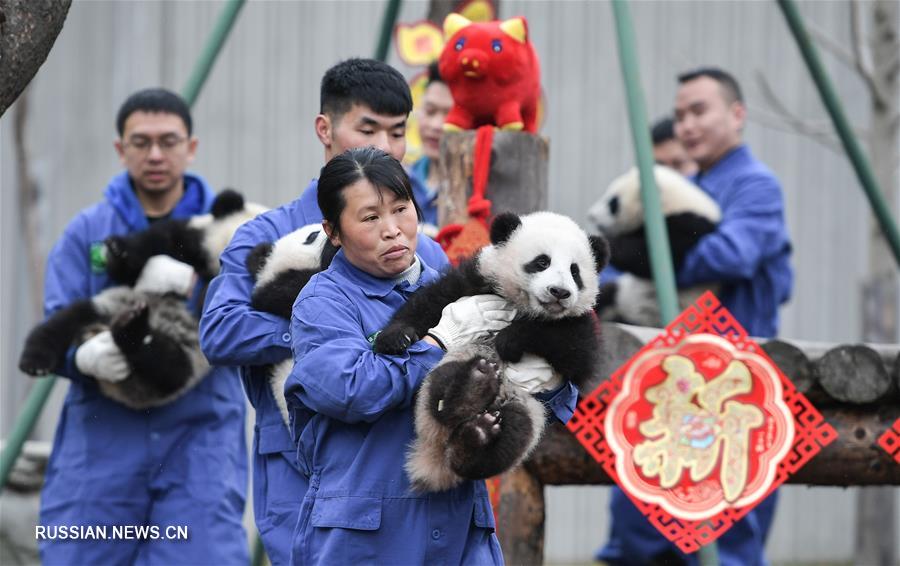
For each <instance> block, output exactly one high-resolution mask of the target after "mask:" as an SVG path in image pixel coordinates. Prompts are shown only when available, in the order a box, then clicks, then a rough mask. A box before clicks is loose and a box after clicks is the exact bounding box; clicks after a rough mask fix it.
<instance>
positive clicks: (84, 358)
mask: <svg viewBox="0 0 900 566" xmlns="http://www.w3.org/2000/svg"><path fill="white" fill-rule="evenodd" d="M75 366H76V367H77V368H78V371H80V372H81V373H83V374H84V375H89V376H91V377H95V378H97V379H102V380H104V381H112V382H116V381H122V380H123V379H125V378H127V377H128V376H129V375H131V368H130V367H129V366H128V360H126V359H125V355H124V354H122V351H121V350H119V347H118V346H116V343H115V342H114V341H113V337H112V334H111V333H110V331H109V330H104V331H103V332H101V333H100V334H97V335H96V336H93V337H91V338H90V339H88V340H87V341H86V342H85V343H84V344H82V345H81V346H79V347H78V349H77V350H76V351H75Z"/></svg>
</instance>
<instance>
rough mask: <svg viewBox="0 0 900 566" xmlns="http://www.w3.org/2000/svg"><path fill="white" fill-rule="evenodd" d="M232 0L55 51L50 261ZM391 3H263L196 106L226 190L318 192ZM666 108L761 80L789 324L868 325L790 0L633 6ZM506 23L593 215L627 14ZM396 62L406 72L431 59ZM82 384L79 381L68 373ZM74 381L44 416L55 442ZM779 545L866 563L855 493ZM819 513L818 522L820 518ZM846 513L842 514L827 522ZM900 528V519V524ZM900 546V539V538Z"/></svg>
mask: <svg viewBox="0 0 900 566" xmlns="http://www.w3.org/2000/svg"><path fill="white" fill-rule="evenodd" d="M221 6H222V5H221V4H220V3H213V2H179V3H176V2H125V1H123V2H104V1H94V2H87V1H77V2H75V3H74V4H73V6H72V8H71V11H70V13H69V16H68V20H67V22H66V25H65V27H64V29H63V32H62V34H61V35H60V37H59V39H58V41H57V43H56V45H55V47H54V48H53V51H52V52H51V54H50V56H49V58H48V60H47V62H46V63H45V64H44V66H43V67H42V68H41V70H40V71H39V72H38V74H37V76H36V77H35V79H34V80H33V82H32V84H31V86H30V87H29V89H28V91H27V96H28V102H29V104H28V114H27V117H26V119H27V123H26V127H25V148H26V150H27V153H28V167H29V173H30V175H32V176H33V177H34V178H35V179H36V181H37V183H38V186H39V188H40V191H41V195H40V197H41V198H40V202H39V207H40V208H39V217H40V238H41V247H42V250H43V252H44V253H45V254H46V252H47V251H49V249H50V247H51V246H52V244H53V242H54V241H55V240H56V239H57V238H58V237H59V235H60V234H61V233H62V230H63V228H64V226H65V224H66V222H67V221H68V220H69V219H70V218H71V217H72V216H73V215H74V214H75V212H76V211H78V210H79V209H80V208H82V207H84V206H86V205H88V204H90V203H92V202H94V201H96V200H97V199H98V198H99V197H100V195H101V191H102V190H103V188H104V187H105V185H106V182H107V181H108V179H109V178H110V177H111V176H112V175H113V174H115V173H116V172H117V171H118V169H119V164H118V162H117V159H116V156H115V154H114V152H113V147H112V141H113V139H114V136H115V132H114V125H113V121H114V116H115V111H116V109H117V108H118V105H119V104H120V103H121V102H122V101H123V100H124V98H125V97H126V96H127V95H128V94H130V93H131V92H132V91H134V90H136V89H138V88H142V87H146V86H154V85H162V86H166V87H169V88H172V89H174V90H180V89H181V88H183V86H184V84H185V82H186V80H187V78H188V75H189V73H190V71H191V69H192V67H193V65H194V62H195V60H196V58H197V56H198V54H199V52H200V49H201V47H202V45H203V44H204V41H205V39H206V37H207V35H208V34H209V32H210V30H211V29H212V26H213V23H214V22H215V20H216V17H217V15H218V13H219V11H220V9H221ZM384 6H385V3H384V2H374V1H366V2H350V1H333V2H324V1H319V2H311V1H307V2H300V1H295V2H250V3H248V4H247V5H246V6H245V7H244V9H243V10H242V13H241V14H240V17H239V19H238V21H237V24H236V26H235V29H234V30H233V32H232V35H231V37H230V38H229V39H228V42H227V43H226V45H225V48H224V50H223V52H222V53H221V56H220V58H219V61H218V62H217V64H216V66H215V67H214V69H213V71H212V74H211V76H210V79H209V81H208V82H207V84H206V86H205V87H204V90H203V92H202V93H201V95H200V98H199V100H198V102H197V104H196V105H195V114H194V121H195V129H196V132H197V135H198V136H199V138H200V147H199V151H198V156H197V160H196V162H195V169H196V170H197V171H199V172H201V173H202V174H203V175H205V176H206V177H207V178H208V179H209V180H210V181H211V182H212V183H213V185H214V186H216V187H221V186H233V187H236V188H238V189H240V190H241V191H243V192H244V193H245V194H246V195H248V196H249V197H250V198H251V199H252V200H255V201H258V202H262V203H265V204H268V205H276V204H279V203H282V202H285V201H287V200H289V199H292V198H294V197H296V196H298V195H299V193H300V191H301V190H302V189H303V188H304V187H305V186H306V184H307V183H308V181H309V180H310V179H311V178H312V177H315V176H316V175H317V174H318V170H319V168H320V167H321V165H322V158H323V152H322V148H321V146H320V145H319V144H318V142H317V140H316V138H315V136H314V134H313V118H314V116H315V115H316V113H317V111H318V96H319V94H318V85H319V79H320V78H321V75H322V73H323V72H324V70H325V69H326V68H328V67H329V66H331V65H332V64H334V63H335V62H337V61H338V60H340V59H342V58H346V57H350V56H370V55H371V54H372V53H373V52H374V48H375V44H376V40H377V34H378V29H379V23H380V20H381V16H382V11H383V9H384ZM631 8H632V15H633V18H634V22H635V26H636V34H637V42H638V45H637V47H638V52H639V60H640V64H641V78H642V81H643V87H644V92H645V96H646V106H647V108H648V111H649V113H650V119H651V120H652V119H654V118H656V117H659V116H661V115H663V114H664V113H667V112H668V111H669V110H670V109H671V106H672V100H673V97H674V93H675V80H674V77H675V75H676V74H677V73H678V72H679V71H682V70H685V69H688V68H691V67H695V66H700V65H707V64H711V65H719V66H722V67H724V68H726V69H729V70H731V71H732V72H733V73H734V74H735V75H736V76H737V77H738V79H739V80H740V81H741V82H742V85H743V87H744V91H745V95H746V98H747V102H748V106H749V108H750V116H751V119H750V121H749V123H748V126H747V129H746V139H747V141H748V143H749V144H750V146H751V148H752V149H753V151H754V152H755V154H756V155H757V156H758V157H759V158H760V159H762V160H763V161H764V162H766V163H767V164H768V165H769V166H770V167H771V168H772V169H773V170H774V171H775V173H776V174H777V175H778V177H779V178H780V179H781V181H782V182H783V185H784V192H785V196H786V205H787V216H788V225H789V227H790V231H791V236H792V238H793V243H794V249H795V255H794V265H795V268H796V273H797V277H796V287H795V292H794V296H793V298H792V299H791V302H790V304H789V305H787V306H786V308H784V309H783V311H782V315H783V324H782V334H783V335H784V336H788V337H794V338H802V339H806V340H825V341H852V340H857V339H858V338H859V333H860V330H859V329H860V314H859V313H860V308H859V298H858V296H859V288H860V284H861V282H862V281H863V279H864V277H865V270H866V265H865V259H866V257H867V254H866V249H867V248H866V246H867V245H868V243H867V234H868V230H869V229H870V221H869V213H868V208H867V205H866V202H865V200H864V198H863V194H862V191H861V190H860V188H859V186H858V183H857V182H856V179H855V177H854V175H853V173H852V170H851V168H850V166H849V164H848V162H847V159H846V158H845V157H844V156H843V155H842V154H839V153H835V152H833V151H831V150H829V149H827V148H824V147H823V146H821V145H819V144H817V143H816V142H814V141H811V140H810V139H808V138H805V137H802V136H798V135H795V134H792V133H786V132H785V131H782V129H774V128H772V127H769V126H767V125H765V124H767V123H768V122H763V121H761V120H760V118H761V117H763V116H765V115H767V114H770V112H769V111H767V110H766V108H765V101H764V99H763V96H762V94H761V89H760V87H759V84H758V82H757V80H756V78H755V77H756V75H757V74H758V73H760V74H763V75H765V76H766V77H767V79H768V81H769V83H770V84H772V85H773V87H774V89H775V90H776V91H777V93H778V95H779V96H780V97H781V99H782V101H783V102H784V104H785V105H786V106H787V107H788V108H790V109H792V110H793V111H794V112H796V113H797V114H798V115H799V116H801V117H803V118H806V119H809V120H812V121H817V122H822V123H825V122H824V121H825V120H827V116H826V114H825V112H824V110H823V108H822V106H821V104H820V102H819V98H818V95H817V93H816V91H815V89H814V87H813V84H812V82H811V80H810V78H809V75H808V73H807V72H806V69H805V67H804V66H803V64H802V61H801V59H800V56H799V53H798V51H797V48H796V46H795V45H794V44H793V42H792V39H791V37H790V36H789V34H788V31H787V28H786V26H785V24H784V22H783V20H782V19H781V16H780V12H779V11H778V9H777V7H776V6H775V4H774V3H771V2H750V1H743V2H725V1H722V2H700V1H697V2H693V1H681V0H674V1H668V2H663V1H658V2H649V1H647V2H633V3H631ZM426 10H427V3H426V2H413V1H408V2H404V3H403V8H402V10H401V14H400V21H405V22H413V21H416V20H419V19H422V18H424V17H425V14H426ZM800 10H801V12H802V14H803V16H804V17H805V18H806V19H807V20H808V21H809V22H811V23H813V24H815V26H816V27H817V28H821V29H822V30H824V31H825V32H826V33H828V34H829V35H830V36H832V37H833V38H834V39H835V40H837V41H840V42H845V43H846V42H847V41H848V38H849V31H848V27H847V24H846V22H847V20H848V8H847V5H846V3H837V2H802V3H800ZM500 15H501V16H502V17H509V16H513V15H525V16H526V17H527V18H528V22H529V31H530V34H531V38H532V41H533V42H534V44H535V46H536V48H537V51H538V54H539V56H540V57H541V66H542V81H543V86H544V90H545V93H546V101H547V109H546V114H547V119H546V123H545V125H544V128H543V132H542V133H543V134H544V135H546V136H548V137H549V138H550V143H551V161H550V208H551V209H553V210H555V211H558V212H561V213H564V214H568V215H571V216H572V217H573V218H575V219H576V220H577V221H578V222H580V223H582V224H583V225H585V226H586V224H585V220H586V216H585V212H586V210H587V209H588V208H589V206H590V204H591V203H593V202H594V200H595V199H596V198H598V196H599V194H600V192H601V191H602V189H603V188H604V187H605V186H606V184H607V182H608V181H609V180H610V179H612V178H613V177H615V176H616V175H618V174H619V173H621V172H623V171H624V170H625V169H627V168H628V167H629V166H630V165H631V164H632V162H633V159H634V158H633V150H632V142H631V137H630V130H629V125H628V122H627V117H626V107H625V100H624V92H623V87H622V80H621V75H620V70H619V63H618V58H617V53H616V44H615V30H614V27H613V21H612V10H611V7H610V5H609V3H608V2H585V1H579V2H574V1H573V2H549V1H540V2H525V1H511V0H503V2H502V13H501V14H500ZM390 57H391V58H390V60H389V62H391V63H394V64H397V66H398V68H400V69H401V70H402V71H403V72H404V73H405V74H406V75H407V76H412V75H413V74H414V73H415V72H416V71H417V70H416V69H410V68H407V67H404V66H403V65H401V64H400V63H399V61H398V59H397V57H396V54H395V53H394V52H393V51H392V52H391V55H390ZM825 64H826V67H827V69H828V71H829V72H830V73H831V76H832V79H833V81H834V82H835V84H836V85H837V88H838V91H839V93H840V95H841V98H842V100H843V101H844V104H845V105H846V111H847V112H848V114H849V116H850V118H851V120H853V121H854V122H856V123H858V124H861V125H865V124H866V122H867V121H868V119H869V116H868V110H867V106H866V96H865V90H864V88H863V85H862V83H861V82H860V81H859V80H858V79H857V78H856V77H855V75H854V74H853V73H852V72H850V70H849V69H848V68H847V67H845V66H844V65H843V64H842V63H840V62H839V61H837V60H836V59H835V58H833V57H831V56H828V55H826V56H825ZM16 111H17V107H16V106H14V107H13V108H12V109H10V110H9V111H8V112H7V113H6V114H5V115H4V117H3V118H2V120H0V183H2V191H0V226H2V227H0V272H2V281H3V285H2V293H0V313H2V316H0V324H2V340H0V368H2V371H3V373H2V376H0V397H2V401H0V410H2V415H0V426H2V427H3V428H2V430H0V437H2V436H5V435H6V434H7V433H8V431H9V427H10V426H11V423H12V421H13V419H14V418H15V416H16V414H17V413H18V410H19V408H20V406H21V403H22V400H23V399H24V397H25V395H26V393H27V390H28V387H29V382H28V379H27V378H26V377H25V376H23V375H21V374H20V373H19V372H18V370H17V369H16V359H17V357H18V352H19V348H20V347H21V344H22V341H23V339H24V335H25V332H27V330H28V329H29V328H30V326H31V325H32V324H33V323H35V322H36V317H35V313H34V312H33V308H32V306H31V305H32V301H33V300H34V299H35V298H36V297H35V296H34V293H40V292H41V291H40V289H41V287H42V285H41V283H40V282H35V281H31V280H30V279H29V277H28V272H27V263H26V258H25V257H24V253H23V243H22V237H21V223H20V215H19V209H18V206H19V204H18V200H17V193H16V191H17V190H18V172H17V166H16V152H15V148H14V142H13V120H12V118H13V116H14V113H15V112H16ZM63 381H64V380H63ZM64 390H65V383H61V384H60V385H59V386H58V387H57V391H56V392H55V393H54V396H53V402H52V403H51V404H50V405H48V407H47V409H46V411H45V413H44V417H43V419H42V421H41V424H40V426H39V429H38V436H39V437H41V438H51V437H52V431H53V428H54V426H55V420H56V415H57V414H58V412H59V406H60V402H61V398H62V395H63V393H64ZM549 493H550V502H549V506H548V546H547V558H548V560H550V561H586V560H588V559H589V558H590V554H591V551H592V550H593V548H594V547H595V546H596V545H597V544H599V542H600V541H601V540H602V539H603V533H605V530H606V524H607V517H606V512H605V498H606V490H605V489H604V488H596V489H586V488H553V489H551V490H550V491H549ZM783 493H784V497H783V498H782V505H781V510H780V512H779V515H778V519H777V523H776V530H777V532H776V533H775V534H774V535H773V538H772V541H771V544H770V547H769V548H770V557H771V558H772V559H774V560H778V561H801V560H811V561H840V560H850V559H852V540H853V533H852V524H853V523H852V513H848V512H847V510H852V504H851V502H852V500H853V498H852V496H853V492H852V491H843V490H829V489H815V490H807V489H805V488H788V489H785V490H783ZM810 517H816V518H821V519H816V520H813V521H810V519H809V518H810ZM826 518H827V519H826ZM898 523H900V521H898ZM897 538H898V539H900V533H898V537H897Z"/></svg>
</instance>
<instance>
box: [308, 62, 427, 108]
mask: <svg viewBox="0 0 900 566" xmlns="http://www.w3.org/2000/svg"><path fill="white" fill-rule="evenodd" d="M354 104H364V105H366V106H368V107H369V108H371V109H372V111H373V112H375V113H376V114H384V115H386V116H399V115H401V114H403V115H404V116H405V115H407V114H409V113H410V111H411V110H412V95H411V94H410V92H409V85H408V84H406V80H405V79H404V78H403V75H401V74H400V72H399V71H397V69H395V68H393V67H391V66H390V65H388V64H386V63H382V62H381V61H376V60H375V59H347V60H346V61H341V62H340V63H338V64H337V65H335V66H334V67H332V68H330V69H328V70H327V71H326V72H325V76H323V77H322V87H321V93H320V105H319V112H320V113H322V114H327V115H329V116H330V117H331V118H332V119H335V118H339V117H341V116H343V115H344V114H346V113H347V112H348V111H349V110H350V108H351V107H352V106H353V105H354Z"/></svg>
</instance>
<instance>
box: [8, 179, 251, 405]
mask: <svg viewBox="0 0 900 566" xmlns="http://www.w3.org/2000/svg"><path fill="white" fill-rule="evenodd" d="M264 210H266V209H265V208H264V207H262V206H260V205H256V204H253V203H245V202H244V198H243V197H242V196H241V195H240V194H239V193H237V192H235V191H233V190H226V191H223V192H222V193H220V194H219V195H218V196H217V197H216V199H215V201H214V203H213V207H212V212H210V213H209V214H203V215H199V216H194V217H192V218H190V219H187V220H163V221H159V222H156V223H154V224H153V225H151V226H150V227H149V228H148V229H146V230H143V231H141V232H135V233H132V234H127V235H123V236H111V237H109V238H107V240H106V242H105V249H106V269H107V273H108V275H109V277H110V279H112V280H113V281H115V282H116V283H118V284H120V285H119V286H116V287H110V288H109V289H106V290H104V291H102V292H101V293H98V294H97V295H96V296H94V297H93V298H91V299H88V300H81V301H76V302H74V303H72V304H71V305H69V306H67V307H66V308H64V309H61V310H59V311H57V312H56V313H54V314H53V315H52V316H51V317H49V318H48V319H47V320H46V321H44V322H43V323H41V324H39V325H38V326H36V327H35V328H34V329H33V330H32V331H31V333H30V334H29V335H28V337H27V339H26V341H25V347H24V349H23V351H22V354H21V356H20V359H19V368H20V369H21V370H22V371H24V372H25V373H27V374H30V375H46V374H48V373H50V372H52V371H54V370H56V369H57V368H58V367H59V366H60V365H61V364H62V363H63V360H64V358H65V355H66V352H67V350H68V349H69V347H70V346H73V345H76V346H77V345H79V344H81V343H83V342H84V341H85V340H87V339H88V338H90V337H91V336H93V335H95V334H97V333H99V332H101V331H104V330H110V331H111V334H112V337H113V340H114V341H115V343H116V345H117V346H118V347H119V349H120V350H122V353H123V354H124V355H125V358H126V359H127V360H128V363H129V366H130V368H131V375H130V376H129V377H128V378H126V379H124V380H122V381H119V382H115V383H113V382H109V381H104V380H96V382H97V386H98V387H99V389H100V391H101V393H103V394H104V395H106V396H107V397H109V398H111V399H114V400H116V401H118V402H120V403H122V404H123V405H125V406H127V407H131V408H133V409H145V408H149V407H157V406H161V405H165V404H167V403H170V402H171V401H173V400H175V399H177V398H178V397H180V396H181V395H183V394H184V393H185V392H187V391H188V390H190V389H191V388H192V387H194V386H195V385H196V384H197V383H198V382H199V381H200V380H201V379H202V378H203V377H204V376H205V375H206V374H207V372H208V371H209V363H208V362H207V360H206V358H205V357H204V356H203V353H202V352H201V351H200V345H199V338H198V327H197V318H196V317H195V316H194V315H193V314H192V313H190V312H189V311H188V309H187V307H186V304H185V301H184V299H183V298H182V297H179V296H176V295H173V294H158V293H148V292H142V291H136V290H135V289H132V286H133V285H134V284H135V282H136V281H137V279H138V277H139V276H140V273H141V270H143V268H144V265H145V264H146V262H147V260H148V259H149V258H150V257H152V256H154V255H160V254H166V255H170V256H172V257H174V258H175V259H178V260H179V261H183V262H185V263H187V264H189V265H191V266H192V267H193V268H194V270H195V271H196V272H197V273H198V275H199V276H200V277H201V279H203V280H204V281H207V282H208V281H209V280H210V279H212V277H214V276H215V275H216V274H217V273H218V271H219V255H220V254H221V253H222V251H223V250H224V248H225V246H226V245H227V244H228V242H229V241H230V239H231V236H232V235H233V234H234V232H235V230H237V227H238V226H240V224H242V223H243V222H246V221H247V220H249V219H251V218H253V217H255V216H256V215H257V214H259V213H260V212H263V211H264Z"/></svg>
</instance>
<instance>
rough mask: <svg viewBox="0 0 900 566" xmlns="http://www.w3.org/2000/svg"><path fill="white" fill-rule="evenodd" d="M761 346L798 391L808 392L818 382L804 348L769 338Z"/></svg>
mask: <svg viewBox="0 0 900 566" xmlns="http://www.w3.org/2000/svg"><path fill="white" fill-rule="evenodd" d="M761 346H762V349H763V350H765V352H766V354H768V355H769V357H770V358H772V361H773V362H775V365H777V366H778V367H779V368H780V369H781V371H782V373H784V375H786V376H787V378H788V379H790V380H791V382H792V383H793V384H794V387H796V388H797V391H799V392H801V393H806V392H808V391H809V390H810V389H812V387H813V385H814V384H815V383H816V379H815V374H814V373H813V368H812V365H811V364H810V362H809V358H807V357H806V354H805V353H803V350H801V349H800V348H798V347H797V346H794V345H793V344H791V343H789V342H785V341H783V340H769V341H768V342H766V343H765V344H761Z"/></svg>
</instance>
